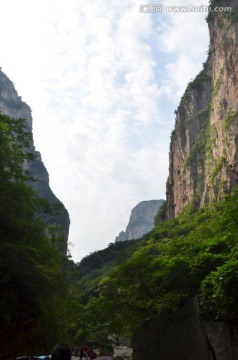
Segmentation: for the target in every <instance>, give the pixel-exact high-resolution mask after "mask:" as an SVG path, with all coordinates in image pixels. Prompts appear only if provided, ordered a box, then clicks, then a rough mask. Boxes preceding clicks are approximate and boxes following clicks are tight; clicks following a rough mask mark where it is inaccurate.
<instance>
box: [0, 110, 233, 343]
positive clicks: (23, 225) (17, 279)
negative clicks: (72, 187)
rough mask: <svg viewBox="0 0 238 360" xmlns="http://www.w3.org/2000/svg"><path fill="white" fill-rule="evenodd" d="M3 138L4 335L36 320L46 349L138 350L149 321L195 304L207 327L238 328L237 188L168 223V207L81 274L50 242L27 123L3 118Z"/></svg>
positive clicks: (0, 242) (0, 255)
mask: <svg viewBox="0 0 238 360" xmlns="http://www.w3.org/2000/svg"><path fill="white" fill-rule="evenodd" d="M0 138H1V139H0V199H1V201H0V224H1V227H0V247H1V251H0V291H1V298H0V309H1V312H0V323H1V330H2V329H14V328H17V327H19V326H20V325H21V324H23V323H27V322H29V321H32V320H37V321H38V322H40V324H41V326H42V329H43V333H44V334H45V338H42V343H41V344H40V346H39V348H40V347H42V348H47V349H50V348H51V347H52V345H53V344H54V343H55V342H58V341H60V340H66V339H67V340H68V341H70V342H71V344H73V342H79V341H80V342H82V341H91V342H98V343H100V344H107V343H108V336H109V335H110V336H111V339H112V340H114V341H117V339H118V337H120V336H121V335H123V336H124V337H126V338H127V339H128V341H130V339H131V336H132V334H133V332H134V330H135V329H136V328H137V327H138V326H140V325H141V324H142V323H143V322H144V321H145V320H146V319H149V318H151V317H157V318H164V317H168V318H170V317H173V314H174V312H175V311H176V310H177V308H178V307H179V306H180V305H181V304H183V303H184V302H185V301H186V300H187V299H189V298H191V297H192V296H194V295H197V296H198V298H199V300H200V304H201V309H202V311H203V316H204V317H206V318H208V319H218V320H220V319H222V320H232V321H237V320H238V312H237V300H238V260H237V254H238V245H237V240H238V188H234V189H233V190H232V192H231V193H230V194H228V195H227V196H226V197H225V199H224V200H223V201H221V202H219V203H213V204H211V205H210V206H209V207H204V208H202V209H200V210H199V211H198V212H193V211H194V210H193V207H192V206H188V207H187V208H186V209H184V212H183V213H182V214H181V215H180V216H179V217H178V218H176V219H173V220H169V221H168V220H165V210H166V203H164V204H163V206H162V207H161V208H160V210H159V213H158V215H157V217H156V219H155V221H156V226H155V228H154V230H153V231H151V232H150V233H148V234H146V235H145V236H144V237H143V238H142V239H139V240H132V241H124V242H118V243H116V244H109V246H108V247H107V248H106V249H105V250H102V251H97V252H95V253H93V254H90V255H89V256H87V257H86V258H84V259H83V260H82V261H81V263H79V264H78V265H77V266H76V265H75V264H74V263H73V262H72V261H70V260H69V259H67V258H66V257H65V256H63V255H62V254H61V252H60V251H59V248H60V247H57V239H56V238H54V239H52V240H53V242H51V241H50V239H48V238H46V236H45V233H46V231H45V230H46V226H45V224H44V222H43V221H42V219H43V218H44V217H43V216H41V214H42V212H45V211H46V209H48V211H50V209H49V205H48V204H47V203H46V202H45V200H42V199H40V198H39V197H38V196H37V194H36V193H35V192H34V191H33V190H32V188H31V187H30V186H29V185H28V182H29V181H32V179H31V178H30V176H29V174H28V173H27V171H25V170H24V164H25V163H26V162H27V161H29V160H31V159H32V154H31V153H29V151H28V150H27V149H29V148H30V143H31V134H29V133H28V132H26V131H25V127H24V121H21V120H17V121H16V120H13V119H10V118H8V117H6V116H3V115H0ZM59 241H60V239H59ZM57 249H58V250H57Z"/></svg>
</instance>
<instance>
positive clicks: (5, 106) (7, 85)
mask: <svg viewBox="0 0 238 360" xmlns="http://www.w3.org/2000/svg"><path fill="white" fill-rule="evenodd" d="M0 112H1V113H3V114H5V115H7V116H10V117H12V118H16V119H19V118H21V119H25V120H26V125H27V129H28V130H29V131H31V130H32V116H31V109H30V107H29V106H28V105H27V104H26V103H24V102H23V101H22V100H21V97H19V96H18V94H17V91H16V90H15V87H14V85H13V83H12V82H11V81H10V80H9V79H8V77H7V76H6V75H5V74H4V73H3V72H2V71H0ZM31 151H32V152H33V153H35V155H36V159H35V160H34V161H32V162H30V163H28V164H27V165H26V166H27V167H28V170H29V172H30V174H31V175H32V176H33V178H34V179H35V180H36V181H34V182H32V184H31V185H32V187H33V188H34V189H35V190H36V191H37V192H38V194H39V195H40V196H41V197H43V198H46V199H48V200H49V202H50V204H51V205H53V206H54V207H56V208H57V212H56V215H55V216H54V218H52V216H49V215H48V214H45V216H44V218H45V221H46V223H47V225H48V236H49V237H50V236H52V234H53V233H54V234H55V235H57V236H59V237H60V238H62V244H60V250H61V251H62V252H64V253H66V251H67V240H68V233H69V214H68V212H67V210H66V209H65V207H64V205H63V204H62V203H61V202H60V201H59V199H58V198H57V197H56V196H55V195H54V193H53V192H52V190H51V188H50V186H49V175H48V172H47V170H46V168H45V166H44V164H43V162H42V160H41V155H40V153H39V152H38V151H36V150H35V147H34V143H33V142H32V144H31ZM52 219H54V220H52Z"/></svg>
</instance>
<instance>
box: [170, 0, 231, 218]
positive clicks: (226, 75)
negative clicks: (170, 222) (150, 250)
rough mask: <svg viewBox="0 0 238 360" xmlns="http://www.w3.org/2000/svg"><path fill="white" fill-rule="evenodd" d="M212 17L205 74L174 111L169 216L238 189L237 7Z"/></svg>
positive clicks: (221, 3) (221, 0)
mask: <svg viewBox="0 0 238 360" xmlns="http://www.w3.org/2000/svg"><path fill="white" fill-rule="evenodd" d="M215 5H217V6H224V7H225V6H226V7H227V6H230V7H232V11H231V12H227V13H225V12H217V13H214V12H212V13H210V14H209V16H208V25H209V32H210V48H209V55H208V60H207V62H206V63H205V64H204V67H203V70H202V72H201V73H200V74H199V75H198V76H197V77H196V78H195V80H194V81H193V82H191V83H190V84H189V85H188V87H187V89H186V92H185V94H184V96H183V97H182V99H181V102H180V105H179V107H178V110H177V112H176V121H175V129H174V131H173V133H172V137H171V145H170V166H169V178H168V182H167V200H168V217H174V216H177V215H178V214H179V213H180V212H181V211H182V209H183V208H184V206H186V205H188V204H192V205H193V206H195V208H197V209H198V208H199V207H200V206H202V205H203V204H207V203H209V202H210V201H211V200H214V199H216V200H219V199H220V198H222V197H223V196H224V194H225V193H226V192H228V191H229V190H230V189H231V188H232V187H233V186H235V185H236V184H238V3H237V1H234V0H228V1H224V0H217V1H216V4H215Z"/></svg>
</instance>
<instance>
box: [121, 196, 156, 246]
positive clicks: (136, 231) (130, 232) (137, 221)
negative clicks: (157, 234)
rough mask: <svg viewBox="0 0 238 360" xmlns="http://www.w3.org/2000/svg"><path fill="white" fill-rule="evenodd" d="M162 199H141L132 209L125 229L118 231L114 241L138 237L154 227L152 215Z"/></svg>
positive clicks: (153, 215)
mask: <svg viewBox="0 0 238 360" xmlns="http://www.w3.org/2000/svg"><path fill="white" fill-rule="evenodd" d="M162 202H163V200H148V201H142V202H140V203H139V204H138V205H136V206H135V207H134V208H133V209H132V211H131V216H130V220H129V223H128V225H127V228H126V231H122V232H120V234H119V235H118V236H117V237H116V240H115V242H117V241H124V240H131V239H139V238H141V237H142V236H143V235H144V234H146V233H148V232H149V231H151V230H152V229H153V227H154V217H155V215H156V214H157V212H158V209H159V207H160V205H161V204H162Z"/></svg>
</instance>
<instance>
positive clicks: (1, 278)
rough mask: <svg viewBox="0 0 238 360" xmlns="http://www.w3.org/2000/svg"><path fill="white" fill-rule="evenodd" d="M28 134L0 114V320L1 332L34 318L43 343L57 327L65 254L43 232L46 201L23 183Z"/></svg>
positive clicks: (26, 177) (26, 176) (52, 337)
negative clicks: (39, 325)
mask: <svg viewBox="0 0 238 360" xmlns="http://www.w3.org/2000/svg"><path fill="white" fill-rule="evenodd" d="M31 138H32V134H31V133H29V132H27V131H26V129H25V125H24V120H19V119H18V120H14V119H11V118H9V117H7V116H5V115H2V114H0V293H1V297H0V324H1V332H2V333H4V332H6V331H10V330H13V329H15V328H18V327H20V326H21V325H23V324H27V323H28V322H31V321H33V320H37V321H38V323H40V324H41V328H42V343H41V344H40V346H41V347H42V348H44V347H47V344H50V345H49V346H52V343H54V342H55V341H58V336H59V333H60V332H59V331H58V329H60V328H61V326H60V321H59V320H61V319H60V317H59V312H60V311H61V310H60V309H61V307H62V304H63V302H62V299H63V298H65V297H66V295H67V286H66V280H65V279H64V271H63V267H64V264H65V261H66V259H65V258H64V257H62V256H61V255H60V253H59V252H58V251H57V250H56V249H55V247H54V246H53V245H52V244H51V243H50V241H49V240H48V239H47V238H46V237H45V231H46V229H45V224H44V222H43V221H42V220H41V218H42V217H41V213H42V211H43V212H45V209H46V207H47V208H48V210H50V209H49V208H50V206H49V204H48V203H47V202H46V201H45V200H42V199H40V198H39V197H38V196H37V194H36V193H35V192H34V191H33V189H32V187H31V186H29V185H28V182H29V181H32V179H31V178H30V176H29V174H28V172H27V171H26V170H24V165H25V163H26V162H27V161H29V160H31V159H32V158H33V155H32V154H31V153H30V152H29V149H30V144H31ZM44 334H45V335H44Z"/></svg>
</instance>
